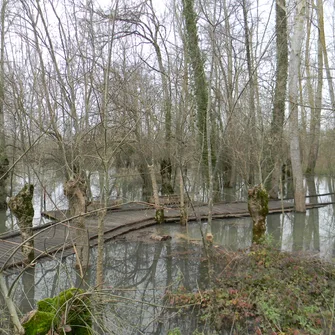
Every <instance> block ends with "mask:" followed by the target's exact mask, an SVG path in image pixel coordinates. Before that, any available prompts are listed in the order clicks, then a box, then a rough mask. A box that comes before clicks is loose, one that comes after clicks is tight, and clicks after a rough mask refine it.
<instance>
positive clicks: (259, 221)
mask: <svg viewBox="0 0 335 335" xmlns="http://www.w3.org/2000/svg"><path fill="white" fill-rule="evenodd" d="M268 203H269V196H268V193H267V192H266V190H265V188H264V187H263V185H261V184H260V185H257V186H255V187H253V188H252V189H249V190H248V210H249V213H250V216H251V218H252V222H253V227H252V242H253V243H256V244H259V243H260V241H261V239H262V237H264V235H265V231H266V216H267V215H268V212H269V207H268Z"/></svg>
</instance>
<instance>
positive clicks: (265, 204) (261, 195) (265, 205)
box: [256, 186, 269, 216]
mask: <svg viewBox="0 0 335 335" xmlns="http://www.w3.org/2000/svg"><path fill="white" fill-rule="evenodd" d="M256 197H257V199H259V200H260V203H261V208H262V209H261V213H260V214H261V215H263V216H267V215H268V213H269V195H268V192H267V191H266V190H265V188H264V187H263V186H261V187H259V188H257V191H256Z"/></svg>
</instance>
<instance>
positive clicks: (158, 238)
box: [150, 234, 172, 241]
mask: <svg viewBox="0 0 335 335" xmlns="http://www.w3.org/2000/svg"><path fill="white" fill-rule="evenodd" d="M171 238H172V237H171V236H170V235H156V234H152V235H150V239H152V240H155V241H167V240H171Z"/></svg>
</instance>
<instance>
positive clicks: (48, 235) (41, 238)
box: [0, 201, 324, 269]
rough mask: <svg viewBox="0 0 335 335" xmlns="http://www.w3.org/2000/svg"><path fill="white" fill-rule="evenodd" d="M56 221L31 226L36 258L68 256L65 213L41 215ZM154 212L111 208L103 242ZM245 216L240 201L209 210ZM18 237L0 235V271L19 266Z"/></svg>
mask: <svg viewBox="0 0 335 335" xmlns="http://www.w3.org/2000/svg"><path fill="white" fill-rule="evenodd" d="M323 205H324V204H307V207H308V208H312V207H320V206H323ZM293 210H294V207H293V203H292V202H289V201H284V202H281V201H270V202H269V212H270V213H277V212H281V211H285V212H287V211H293ZM44 215H45V216H48V217H52V218H54V219H55V220H57V222H54V223H49V224H46V225H43V226H41V227H35V228H34V232H35V237H34V247H35V256H36V259H40V258H44V257H51V258H52V257H55V255H57V257H64V256H67V255H69V254H72V253H73V252H74V251H73V246H74V245H75V240H76V228H75V227H73V226H71V221H68V220H67V219H68V218H67V215H68V213H67V212H66V211H65V212H61V211H50V212H47V213H44ZM207 215H208V208H207V206H197V207H196V208H194V211H193V210H192V209H191V208H189V220H190V221H194V220H205V219H207ZM154 216H155V210H154V209H153V208H152V207H148V206H147V204H143V203H132V204H126V205H124V206H120V207H118V208H116V209H115V208H113V209H111V210H109V211H108V212H107V215H106V218H105V240H108V239H112V238H114V237H116V236H119V235H121V234H125V233H127V232H129V231H132V230H136V229H140V228H143V227H148V226H151V225H154V224H155V220H154ZM243 216H249V213H248V209H247V204H246V203H244V202H237V203H221V204H215V205H214V207H213V218H229V217H230V218H231V217H243ZM165 218H166V221H167V222H175V221H178V220H179V209H178V208H165ZM85 222H86V227H87V232H88V240H89V242H90V245H91V246H94V245H96V244H97V233H98V232H97V226H98V217H97V212H94V213H91V214H89V215H88V216H87V217H86V218H85ZM20 243H21V236H20V234H19V233H18V232H14V233H9V234H5V235H2V236H0V268H1V269H5V268H15V267H18V266H20V265H22V259H23V258H22V254H21V250H20Z"/></svg>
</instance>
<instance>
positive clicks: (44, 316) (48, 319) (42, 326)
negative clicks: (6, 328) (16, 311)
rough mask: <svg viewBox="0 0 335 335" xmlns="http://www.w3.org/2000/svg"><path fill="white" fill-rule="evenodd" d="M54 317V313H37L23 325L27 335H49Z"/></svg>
mask: <svg viewBox="0 0 335 335" xmlns="http://www.w3.org/2000/svg"><path fill="white" fill-rule="evenodd" d="M54 316H55V315H54V313H48V312H41V311H36V313H35V315H34V316H33V317H32V318H31V319H30V320H28V321H27V322H26V323H25V324H23V327H24V329H25V331H26V335H44V334H47V333H48V331H49V330H50V328H51V325H52V322H53V319H54Z"/></svg>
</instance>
